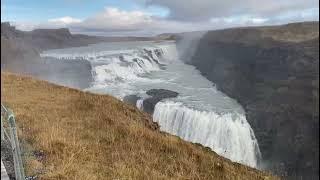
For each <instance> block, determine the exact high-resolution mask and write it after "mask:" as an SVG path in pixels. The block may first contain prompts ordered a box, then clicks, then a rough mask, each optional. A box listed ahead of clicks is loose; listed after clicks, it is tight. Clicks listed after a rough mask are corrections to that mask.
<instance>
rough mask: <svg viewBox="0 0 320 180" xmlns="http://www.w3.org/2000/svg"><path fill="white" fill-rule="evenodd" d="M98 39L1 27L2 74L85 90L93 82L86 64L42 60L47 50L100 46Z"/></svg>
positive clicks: (53, 30) (87, 63) (57, 32)
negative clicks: (14, 74)
mask: <svg viewBox="0 0 320 180" xmlns="http://www.w3.org/2000/svg"><path fill="white" fill-rule="evenodd" d="M101 41H102V40H101V39H98V38H97V37H89V36H85V35H83V36H81V35H72V34H71V33H70V32H69V30H68V29H38V30H34V31H30V32H24V31H19V30H17V29H15V28H14V27H12V26H10V24H8V23H2V24H1V71H11V72H16V73H21V74H28V75H32V76H34V77H37V78H40V79H43V80H47V81H50V82H54V83H57V84H60V85H65V86H68V87H74V88H86V87H88V86H90V83H91V82H92V75H91V65H90V63H89V62H87V61H76V62H75V61H59V62H57V61H55V60H52V59H41V58H40V55H39V53H40V52H41V51H43V50H46V49H53V48H64V47H72V46H80V45H83V46H84V45H88V44H91V43H97V42H101Z"/></svg>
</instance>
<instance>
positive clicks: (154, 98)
mask: <svg viewBox="0 0 320 180" xmlns="http://www.w3.org/2000/svg"><path fill="white" fill-rule="evenodd" d="M146 93H147V94H148V95H149V96H151V97H149V98H147V99H145V100H144V101H143V110H144V111H145V112H147V113H150V114H152V113H153V111H154V107H155V105H156V104H157V103H158V102H159V101H161V100H163V99H166V98H175V97H177V96H178V94H179V93H177V92H174V91H170V90H166V89H151V90H149V91H147V92H146Z"/></svg>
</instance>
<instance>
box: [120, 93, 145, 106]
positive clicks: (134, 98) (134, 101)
mask: <svg viewBox="0 0 320 180" xmlns="http://www.w3.org/2000/svg"><path fill="white" fill-rule="evenodd" d="M139 99H141V97H139V96H137V95H128V96H125V97H124V98H123V101H124V102H126V103H128V104H132V105H134V106H136V104H137V101H138V100H139Z"/></svg>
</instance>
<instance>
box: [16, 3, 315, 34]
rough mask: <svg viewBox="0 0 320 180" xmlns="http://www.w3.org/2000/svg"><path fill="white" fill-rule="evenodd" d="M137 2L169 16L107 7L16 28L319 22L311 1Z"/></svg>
mask: <svg viewBox="0 0 320 180" xmlns="http://www.w3.org/2000/svg"><path fill="white" fill-rule="evenodd" d="M136 1H139V2H142V1H143V2H144V3H147V4H151V5H152V6H154V5H161V6H165V7H167V8H168V9H169V13H168V16H165V17H164V16H160V15H158V16H157V15H155V14H151V13H150V11H141V10H133V11H130V10H121V9H119V8H114V7H106V8H105V9H104V10H103V11H102V12H98V13H96V14H94V15H92V16H90V17H88V18H85V19H83V20H81V19H76V18H73V17H70V16H65V17H60V18H54V19H49V20H48V21H47V22H42V23H26V22H23V23H21V22H20V23H16V25H17V28H19V29H24V30H30V29H34V28H61V27H67V28H69V29H70V30H71V31H72V32H76V33H85V34H91V35H94V34H96V35H97V34H98V35H105V36H110V35H118V36H121V35H123V36H148V35H155V34H160V33H170V32H171V33H175V32H186V31H198V30H212V29H222V28H230V27H237V26H260V25H272V24H283V23H288V22H294V21H310V20H317V19H319V12H318V11H319V7H318V6H316V7H311V6H313V5H315V4H317V3H315V2H314V0H308V1H306V2H305V1H303V2H305V3H301V2H302V0H291V1H290V2H292V4H290V3H289V0H278V1H277V2H276V1H275V0H270V1H268V3H265V2H262V1H258V0H243V1H241V3H239V2H237V1H233V0H225V1H218V0H197V1H188V3H186V2H185V1H184V0H170V1H169V0H161V1H160V0H159V1H158V0H136ZM146 1H147V2H146ZM310 7H311V8H310ZM306 8H307V9H306ZM147 9H148V8H147ZM155 9H156V8H155ZM158 14H159V12H158ZM160 14H161V13H160Z"/></svg>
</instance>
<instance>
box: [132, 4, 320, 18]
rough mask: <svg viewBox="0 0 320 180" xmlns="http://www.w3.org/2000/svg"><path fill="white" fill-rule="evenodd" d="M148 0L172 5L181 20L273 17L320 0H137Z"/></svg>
mask: <svg viewBox="0 0 320 180" xmlns="http://www.w3.org/2000/svg"><path fill="white" fill-rule="evenodd" d="M136 1H137V2H140V3H141V2H142V3H144V4H146V5H147V6H148V5H153V6H161V7H165V8H168V9H169V11H170V13H169V16H168V18H170V19H176V20H181V21H206V20H209V19H212V18H223V17H229V16H244V15H250V16H256V17H262V18H270V17H274V16H278V15H281V14H283V13H288V12H291V11H305V10H307V9H310V8H318V9H319V1H318V0H268V1H261V0H241V1H235V0H223V1H222V0H194V1H193V0H190V1H186V0H136Z"/></svg>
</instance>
